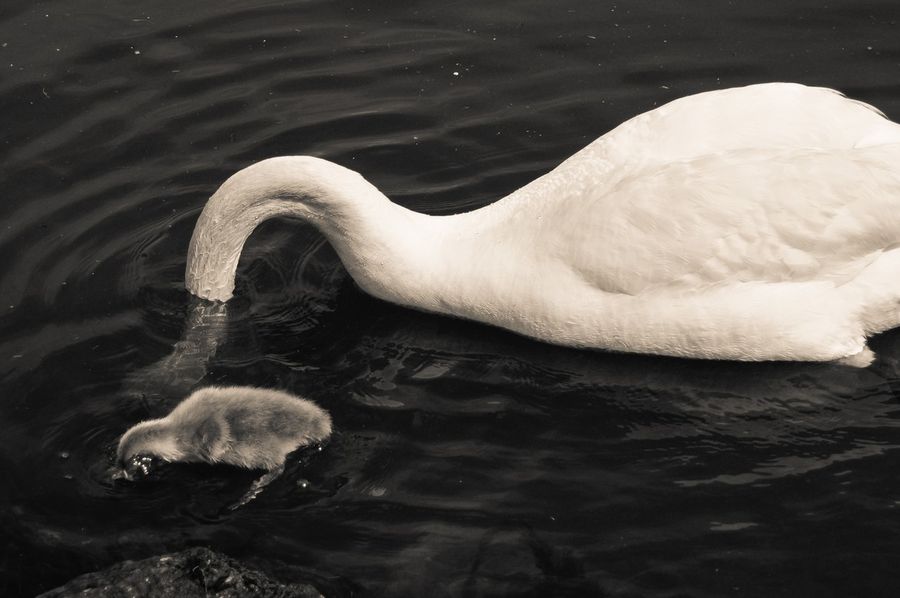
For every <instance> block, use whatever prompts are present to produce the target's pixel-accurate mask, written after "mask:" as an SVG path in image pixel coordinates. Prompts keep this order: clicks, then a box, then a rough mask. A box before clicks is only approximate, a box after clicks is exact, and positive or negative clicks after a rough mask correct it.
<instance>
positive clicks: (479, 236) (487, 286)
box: [186, 83, 900, 360]
mask: <svg viewBox="0 0 900 598" xmlns="http://www.w3.org/2000/svg"><path fill="white" fill-rule="evenodd" d="M247 172H249V173H250V174H248V175H246V179H247V180H246V181H244V177H245V174H244V173H247ZM298 189H299V190H301V191H302V192H296V190H298ZM292 190H293V191H292ZM292 193H293V195H292ZM310 195H312V196H314V197H313V198H312V199H309V198H308V196H310ZM303 196H307V198H306V199H304V197H303ZM266 197H268V198H269V199H268V200H265V199H263V198H266ZM273 197H277V199H271V198H273ZM898 204H900V126H898V125H897V124H895V123H893V122H891V121H889V120H887V119H886V118H884V117H883V115H882V114H881V113H880V112H879V111H878V110H877V109H875V108H873V107H872V106H869V105H868V104H864V103H862V102H858V101H855V100H849V99H847V98H845V97H843V96H842V95H841V94H839V93H837V92H834V91H833V90H828V89H822V88H810V87H805V86H802V85H796V84H788V83H773V84H764V85H754V86H749V87H744V88H736V89H727V90H720V91H713V92H707V93H702V94H698V95H694V96H689V97H686V98H682V99H679V100H675V101H673V102H671V103H669V104H666V105H664V106H662V107H660V108H657V109H655V110H652V111H650V112H647V113H645V114H641V115H639V116H636V117H635V118H632V119H631V120H629V121H627V122H625V123H623V124H622V125H620V126H618V127H616V128H615V129H614V130H613V131H610V132H609V133H607V134H606V135H604V136H603V137H601V138H600V139H598V140H597V141H595V142H593V143H592V144H590V145H589V146H587V147H586V148H584V149H583V150H581V151H579V152H577V153H576V154H574V155H573V156H572V157H570V158H569V159H567V160H566V161H565V162H563V163H562V164H561V165H560V166H559V167H557V168H556V169H554V170H553V171H551V172H549V173H547V174H546V175H544V176H541V177H539V178H537V179H536V180H535V181H533V182H532V183H530V184H528V185H526V186H524V187H522V188H521V189H519V190H517V191H515V192H513V193H511V194H510V195H508V196H507V197H505V198H503V199H501V200H499V201H497V202H495V203H493V204H491V205H489V206H486V207H484V208H481V209H478V210H474V211H472V212H469V213H464V214H458V215H455V216H445V217H431V216H425V215H422V214H416V213H413V212H411V211H409V210H405V209H404V208H402V207H400V206H397V205H395V204H392V203H391V202H390V201H389V200H388V199H387V198H386V197H384V195H383V194H381V193H380V192H379V191H378V190H377V189H376V188H375V187H373V186H372V185H370V184H369V183H367V182H366V181H365V180H364V179H362V178H361V177H359V176H358V175H356V173H353V172H352V171H349V170H347V169H344V168H341V167H339V166H337V165H335V164H332V163H330V162H326V161H323V160H317V159H315V158H304V157H287V158H278V159H272V160H266V161H264V162H262V163H259V164H257V165H254V166H252V167H250V168H249V169H247V170H245V171H242V172H241V173H238V174H236V175H235V176H234V177H232V179H230V180H229V182H227V183H226V184H225V185H223V187H222V189H220V190H219V191H218V192H217V193H216V194H215V195H214V196H213V197H212V198H211V200H210V202H209V203H208V204H207V207H206V208H205V209H204V213H203V215H202V216H201V218H200V220H199V221H198V225H197V228H196V229H195V234H194V238H193V239H192V243H191V251H190V255H189V258H188V268H187V277H186V278H187V286H188V288H189V289H191V290H192V291H193V292H195V293H198V294H200V295H201V296H204V297H207V298H212V299H222V300H224V299H227V298H228V297H229V296H230V294H231V285H233V280H234V266H235V265H236V263H237V260H236V259H234V260H231V259H230V258H229V260H226V261H227V262H228V263H227V264H226V263H224V262H222V261H221V260H219V258H218V257H217V255H218V254H217V252H216V250H215V248H216V247H217V244H218V245H220V246H221V247H223V250H222V254H223V255H226V256H233V255H235V252H239V251H240V247H241V246H242V245H243V242H244V240H245V239H246V235H247V234H249V232H248V231H249V230H252V228H253V226H255V222H251V221H250V217H249V216H246V217H244V216H241V214H242V213H244V212H246V211H247V208H248V207H250V208H251V210H250V212H251V213H252V214H253V217H254V218H256V219H257V220H258V219H259V217H260V212H259V211H254V210H256V209H257V208H260V206H266V209H267V210H268V213H269V215H276V214H288V215H295V216H299V217H303V218H306V219H307V220H310V221H312V222H313V223H315V224H316V225H317V226H318V227H319V228H320V229H321V230H322V232H323V233H324V234H325V236H326V237H327V238H328V240H329V241H330V242H331V243H332V245H334V247H335V249H336V250H337V252H338V254H339V256H340V258H341V260H342V261H343V263H344V264H345V266H346V267H347V270H348V271H349V273H350V274H351V275H352V276H353V278H354V279H355V280H356V281H357V282H358V283H359V285H360V286H361V287H362V288H363V289H365V290H366V291H368V292H369V293H372V294H373V295H375V296H377V297H380V298H382V299H385V300H388V301H392V302H395V303H399V304H402V305H407V306H410V307H415V308H418V309H423V310H428V311H435V312H440V313H445V314H451V315H455V316H459V317H463V318H469V319H474V320H478V321H481V322H486V323H490V324H494V325H497V326H501V327H504V328H507V329H510V330H513V331H516V332H519V333H522V334H525V335H528V336H531V337H534V338H538V339H542V340H545V341H549V342H553V343H558V344H564V345H570V346H577V347H594V348H606V349H613V350H621V351H638V352H647V353H657V354H666V355H681V356H689V357H705V358H726V359H752V360H762V359H802V360H830V359H838V358H843V357H846V356H849V355H854V354H859V355H867V353H865V350H866V347H865V337H866V335H867V334H871V333H873V332H878V331H881V330H885V329H887V328H891V327H894V326H897V325H898V324H900V310H898V307H897V305H898V303H900V282H895V281H897V280H898V279H900V277H898V276H897V272H898V271H900V250H898V249H897V246H898V244H900V210H898V209H897V207H898ZM223 215H236V216H235V217H236V219H237V222H235V223H234V224H233V225H231V226H230V227H224V228H220V229H219V230H214V231H209V230H208V227H209V224H210V223H211V222H216V221H218V222H225V221H227V220H228V218H223Z"/></svg>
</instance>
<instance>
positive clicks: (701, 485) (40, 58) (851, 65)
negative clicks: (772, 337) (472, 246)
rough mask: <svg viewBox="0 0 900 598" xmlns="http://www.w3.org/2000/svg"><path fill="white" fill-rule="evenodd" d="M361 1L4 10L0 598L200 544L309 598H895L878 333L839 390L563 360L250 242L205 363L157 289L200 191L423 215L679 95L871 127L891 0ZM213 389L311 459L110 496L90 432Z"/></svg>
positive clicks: (887, 427)
mask: <svg viewBox="0 0 900 598" xmlns="http://www.w3.org/2000/svg"><path fill="white" fill-rule="evenodd" d="M380 4H388V3H380ZM389 4H390V7H385V6H380V5H377V3H374V2H369V3H366V2H318V1H311V2H275V1H262V0H251V1H237V0H232V1H219V2H208V3H190V2H184V1H183V0H179V1H178V2H174V1H168V0H165V1H163V0H156V1H142V2H134V1H121V2H112V1H101V0H70V1H67V2H61V1H42V2H40V1H39V2H35V1H31V0H27V1H25V0H4V3H3V5H2V7H0V59H2V60H0V69H2V70H0V122H2V129H0V181H2V189H3V194H2V195H3V197H2V199H0V218H2V219H0V313H2V316H0V381H2V382H0V384H2V386H0V390H2V392H0V479H2V483H0V537H2V538H3V540H4V541H3V543H2V548H0V570H2V578H0V594H2V595H3V596H16V595H26V596H27V595H34V594H36V593H38V592H40V591H43V590H46V589H49V588H51V587H54V586H56V585H59V584H61V583H63V582H65V581H66V580H68V579H69V578H71V577H72V576H74V575H77V574H80V573H83V572H86V571H91V570H96V569H99V568H102V567H105V566H108V565H110V564H112V563H114V562H117V561H119V560H121V559H123V558H141V557H145V556H149V555H152V554H158V553H161V552H165V551H174V550H179V549H182V548H185V547H188V546H195V545H203V546H209V547H211V548H214V549H217V550H219V551H222V552H225V553H227V554H229V555H232V556H236V557H239V558H242V559H244V560H246V561H247V562H249V563H251V564H253V565H254V566H257V567H260V568H263V569H265V570H267V571H269V572H272V573H274V574H276V575H277V576H278V577H280V578H281V579H283V580H285V581H290V580H295V579H311V580H314V581H316V582H317V583H318V584H319V585H320V586H321V587H322V588H323V589H324V590H326V591H327V592H329V593H333V594H334V595H351V594H356V595H373V596H381V595H385V596H417V595H429V596H473V595H534V596H551V595H570V596H586V595H609V596H710V597H717V596H725V595H736V596H766V597H768V596H892V595H896V593H895V592H896V591H897V589H898V588H900V451H897V450H896V449H897V448H898V446H900V402H898V398H897V392H898V389H900V384H898V376H897V374H896V372H897V371H898V368H896V367H894V364H895V363H897V361H898V360H900V335H898V334H888V335H885V336H883V337H882V338H880V339H878V340H877V341H876V343H875V348H876V350H878V351H879V353H880V355H881V359H880V360H879V361H878V362H877V363H876V364H875V366H874V367H873V368H870V369H868V370H862V371H858V370H851V369H844V368H840V367H836V366H810V365H788V364H781V365H778V364H769V365H740V364H730V363H703V362H688V361H679V360H670V359H658V358H650V357H639V356H622V355H610V354H604V353H598V352H576V351H570V350H565V349H560V348H555V347H551V346H546V345H542V344H538V343H535V342H531V341H528V340H525V339H522V338H519V337H516V336H513V335H510V334H506V333H504V332H501V331H498V330H494V329H491V328H487V327H484V326H479V325H475V324H469V323H461V322H458V321H453V320H449V319H445V318H440V317H436V316H430V315H425V314H419V313H415V312H411V311H408V310H404V309H400V308H397V307H393V306H391V305H387V304H384V303H382V302H379V301H377V300H375V299H372V298H369V297H367V296H365V295H363V294H362V293H361V292H360V291H359V290H358V289H357V288H355V287H354V285H353V283H352V281H351V280H349V278H348V276H347V274H346V273H345V272H344V270H343V269H342V267H341V265H340V263H339V261H338V260H337V258H336V256H335V254H334V252H333V251H332V250H331V249H330V248H329V247H328V246H327V245H326V244H324V242H323V241H322V238H321V237H320V235H319V234H318V233H316V231H315V230H313V229H312V228H309V227H304V226H300V225H297V224H291V223H287V222H277V221H276V222H270V223H267V224H265V225H264V226H262V227H261V229H260V230H258V231H257V232H256V233H255V234H254V236H253V237H252V238H251V241H250V244H249V246H248V249H247V251H246V252H245V255H244V257H243V259H242V262H241V266H240V268H239V282H238V297H237V298H236V299H235V300H234V301H233V302H231V303H230V304H229V307H228V311H227V313H225V314H219V315H216V314H212V315H210V316H209V320H208V322H209V323H208V326H211V327H213V328H215V329H216V330H218V332H217V333H216V334H213V335H212V338H214V339H218V343H219V344H218V346H217V347H216V349H215V351H212V350H211V349H210V348H208V347H207V348H206V349H202V348H201V349H202V350H201V351H200V352H201V353H202V352H203V351H207V352H208V353H209V354H210V355H211V357H210V359H209V360H208V362H203V361H202V360H200V361H198V360H197V359H193V358H191V351H195V350H196V349H197V346H196V344H192V343H194V341H195V340H197V339H191V338H187V339H185V338H183V334H184V331H185V328H186V321H187V319H188V318H191V317H196V315H197V314H196V312H195V306H194V304H193V303H192V302H191V299H190V297H189V296H188V295H187V294H186V293H185V292H184V290H183V288H182V276H183V268H184V260H185V254H186V251H187V243H188V239H189V237H190V233H191V229H192V226H193V223H194V221H195V219H196V217H197V215H198V213H199V211H200V209H201V208H202V206H203V203H204V201H205V200H206V198H207V197H208V196H209V194H211V193H212V192H213V191H214V190H215V188H216V186H217V185H218V183H220V182H221V181H223V180H224V179H225V178H226V177H227V176H229V175H230V174H231V173H232V172H234V171H235V170H237V169H239V168H241V167H243V166H245V165H248V164H250V163H252V162H254V161H256V160H259V159H262V158H265V157H268V156H272V155H279V154H292V153H295V154H313V155H317V156H321V157H325V158H328V159H331V160H334V161H336V162H339V163H341V164H344V165H346V166H349V167H352V168H355V169H357V170H359V171H360V172H362V173H364V174H365V176H366V177H367V178H369V179H370V180H371V181H372V182H374V183H375V184H376V185H378V186H379V187H380V188H381V189H382V190H383V191H385V193H387V194H388V195H389V196H391V197H392V198H394V199H395V200H396V201H398V202H399V203H402V204H404V205H406V206H409V207H412V208H414V209H417V210H421V211H425V212H429V213H435V214H437V213H448V212H454V211H459V210H463V209H468V208H472V207H477V206H480V205H483V204H485V203H488V202H490V201H492V200H494V199H496V198H498V197H500V196H502V195H504V194H506V193H508V192H510V191H511V190H513V189H515V188H517V187H518V186H520V185H522V184H524V183H526V182H528V181H529V180H531V179H532V178H534V177H535V176H537V175H539V174H541V173H543V172H545V171H547V170H549V169H550V168H551V167H553V166H554V165H555V164H557V163H558V162H559V161H561V160H562V159H564V158H565V157H566V156H568V155H569V154H571V153H572V152H574V151H575V150H577V149H579V148H580V147H582V146H583V145H585V144H587V143H588V142H589V141H591V140H592V139H594V138H595V137H596V136H598V135H599V134H601V133H603V132H605V131H606V130H608V129H610V128H611V127H613V126H614V125H615V124H617V123H618V122H620V121H621V120H623V119H625V118H627V117H629V116H632V115H634V114H636V113H639V112H642V111H644V110H647V109H650V108H652V107H653V106H656V105H658V104H660V103H663V102H665V101H667V100H670V99H673V98H675V97H679V96H682V95H686V94H689V93H693V92H697V91H702V90H708V89H715V88H719V87H728V86H732V85H742V84H747V83H753V82H760V81H767V80H793V81H800V82H804V83H809V84H818V85H826V86H829V87H836V88H840V89H842V90H843V91H846V92H847V93H849V94H851V95H852V96H854V97H857V98H859V99H862V100H865V101H868V102H871V103H874V104H876V105H877V106H879V107H880V108H882V109H883V110H884V111H885V112H886V113H888V115H890V116H892V117H893V118H894V119H897V118H900V83H898V81H900V26H898V19H900V10H898V9H897V7H896V3H894V2H892V1H889V0H880V1H874V2H865V3H858V2H855V1H852V0H835V1H830V2H827V3H823V2H813V1H810V0H803V1H800V2H791V3H785V2H780V1H779V2H775V1H765V2H724V1H722V2H678V3H675V2H649V1H642V2H617V3H612V2H605V1H600V2H595V1H588V0H583V1H580V2H551V1H549V0H545V1H533V0H532V1H528V2H515V3H513V2H510V3H505V4H503V3H485V2H438V1H437V0H428V1H425V2H412V1H402V2H392V3H389ZM200 340H201V341H203V339H200ZM207 340H208V339H207ZM178 347H182V348H184V347H188V349H187V350H186V353H187V355H188V357H187V358H186V359H184V360H179V359H180V358H179V355H180V353H179V349H178ZM173 348H175V350H174V354H173ZM192 359H193V361H192ZM213 383H218V384H255V385H260V386H265V387H277V388H285V389H289V390H292V391H294V392H297V393H300V394H304V395H306V396H308V397H310V398H312V399H314V400H316V401H318V402H319V403H320V404H321V405H322V406H324V407H325V408H327V409H328V410H329V411H330V412H331V413H332V415H333V417H334V421H335V424H336V427H337V429H338V434H337V435H336V437H335V438H334V440H333V441H332V442H331V444H330V445H329V446H328V447H327V449H326V450H325V451H324V452H322V453H321V454H317V455H301V456H300V457H299V458H298V459H295V460H293V461H292V463H291V465H290V467H289V468H288V472H287V474H286V475H285V476H284V477H282V478H281V479H280V480H278V481H277V482H276V483H275V484H274V485H273V486H271V487H270V488H268V489H267V490H266V491H265V492H264V493H263V494H262V495H260V497H259V498H258V499H256V500H255V501H253V502H252V503H250V504H249V505H247V506H246V507H244V508H242V509H239V510H237V511H235V512H229V511H225V510H224V507H225V506H227V505H228V504H230V503H231V502H233V501H234V500H235V499H236V498H237V497H239V496H240V495H241V494H242V493H243V492H244V491H245V490H246V488H247V486H248V485H249V483H250V481H251V480H252V479H253V476H252V475H251V474H247V473H244V472H239V471H232V470H219V469H213V468H203V467H193V468H191V467H184V468H178V467H175V468H172V469H171V470H170V471H167V472H165V473H164V474H163V475H162V479H160V480H158V481H157V482H154V483H149V484H143V485H130V484H122V483H119V484H116V485H114V484H113V483H112V482H111V481H110V480H109V478H108V476H107V473H106V467H107V466H108V464H109V461H108V460H109V457H110V451H111V450H112V447H113V446H114V443H115V441H116V439H117V437H118V435H119V434H121V433H122V432H123V431H124V430H125V429H126V428H127V427H128V426H129V425H130V424H132V423H134V422H135V421H138V420H139V419H142V418H146V417H149V416H153V415H159V414H161V413H164V412H165V411H166V410H167V409H168V408H170V407H171V406H172V405H173V404H174V403H175V402H177V401H178V400H179V399H180V398H181V397H182V396H184V394H185V393H187V392H188V391H190V389H191V388H193V387H195V386H197V385H202V384H213Z"/></svg>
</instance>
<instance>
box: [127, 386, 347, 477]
mask: <svg viewBox="0 0 900 598" xmlns="http://www.w3.org/2000/svg"><path fill="white" fill-rule="evenodd" d="M330 435H331V417H330V416H329V415H328V412H326V411H325V410H323V409H322V408H321V407H319V406H318V405H316V404H315V403H313V402H312V401H308V400H306V399H301V398H299V397H296V396H294V395H291V394H289V393H286V392H282V391H278V390H268V389H263V388H253V387H246V386H229V387H215V386H211V387H207V388H202V389H200V390H197V391H195V392H194V393H193V394H191V395H190V396H189V397H187V398H186V399H184V400H183V401H182V402H181V403H179V404H178V406H177V407H175V409H173V410H172V412H171V413H169V415H167V416H166V417H163V418H161V419H153V420H149V421H144V422H141V423H139V424H136V425H135V426H132V427H131V428H130V429H129V430H128V431H127V432H125V434H124V435H123V436H122V438H121V439H120V440H119V447H118V450H117V453H116V463H117V465H118V466H119V467H121V468H122V471H123V477H125V478H127V479H132V478H134V477H135V476H136V475H140V474H141V473H143V474H146V473H148V468H149V466H150V463H151V462H152V461H153V460H154V459H161V460H163V461H168V462H175V461H178V462H186V463H226V464H229V465H236V466H238V467H245V468H248V469H265V470H268V471H279V472H280V470H281V469H282V468H283V466H284V460H285V457H286V456H287V455H288V453H290V452H292V451H294V450H296V449H298V448H300V447H302V446H306V445H309V444H313V443H316V442H321V441H323V440H325V439H327V438H328V437H329V436H330ZM276 475H277V474H276Z"/></svg>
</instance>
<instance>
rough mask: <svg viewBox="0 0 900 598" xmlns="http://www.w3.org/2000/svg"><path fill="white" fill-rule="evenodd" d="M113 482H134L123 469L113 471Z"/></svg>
mask: <svg viewBox="0 0 900 598" xmlns="http://www.w3.org/2000/svg"><path fill="white" fill-rule="evenodd" d="M112 479H113V480H128V481H129V482H132V481H134V477H133V476H132V475H131V474H130V473H128V471H126V470H125V469H118V468H117V469H115V470H113V474H112Z"/></svg>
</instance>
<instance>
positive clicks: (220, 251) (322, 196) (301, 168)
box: [185, 156, 386, 301]
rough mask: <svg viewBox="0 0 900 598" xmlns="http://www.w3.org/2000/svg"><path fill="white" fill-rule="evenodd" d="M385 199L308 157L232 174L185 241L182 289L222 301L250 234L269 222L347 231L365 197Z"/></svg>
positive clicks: (348, 173) (343, 171)
mask: <svg viewBox="0 0 900 598" xmlns="http://www.w3.org/2000/svg"><path fill="white" fill-rule="evenodd" d="M366 196H368V197H369V198H375V197H377V198H380V199H383V200H386V198H385V197H384V196H383V195H382V194H381V193H380V192H379V191H378V190H377V189H376V188H375V187H373V186H372V185H371V184H370V183H368V182H367V181H366V180H365V179H364V178H363V177H362V176H360V175H359V174H358V173H356V172H354V171H352V170H349V169H347V168H344V167H342V166H339V165H337V164H334V163H333V162H329V161H328V160H322V159H321V158H314V157H311V156H281V157H278V158H269V159H268V160H263V161H261V162H257V163H256V164H253V165H251V166H248V167H247V168H244V169H243V170H240V171H238V172H237V173H235V174H234V175H232V176H231V177H230V178H229V179H228V180H227V181H225V182H224V183H223V184H222V186H221V187H219V189H218V190H217V191H216V192H215V193H214V194H213V195H212V197H210V199H209V201H208V202H207V203H206V206H205V207H204V208H203V212H202V213H201V214H200V218H199V219H198V220H197V224H196V225H195V226H194V234H193V236H192V237H191V243H190V247H189V248H188V258H187V267H186V269H185V286H186V287H187V290H188V291H190V292H191V293H193V294H194V295H197V296H198V297H201V298H203V299H209V300H212V301H227V300H228V299H230V298H231V295H232V293H233V292H234V274H235V270H236V269H237V263H238V260H239V258H240V255H241V251H242V250H243V247H244V242H245V241H246V240H247V238H248V237H249V236H250V233H252V232H253V230H254V229H255V228H256V227H257V226H258V225H259V224H260V223H261V222H262V221H264V220H267V219H269V218H272V217H275V216H287V217H294V218H301V219H303V220H306V221H309V222H312V223H313V224H314V225H316V226H317V227H318V228H319V229H321V230H322V231H323V232H324V233H325V234H326V235H338V236H339V235H342V234H344V233H345V232H346V230H347V229H350V228H352V224H350V223H348V220H353V218H354V215H355V212H356V210H357V206H359V205H361V204H362V205H364V204H365V203H366V201H365V197H366Z"/></svg>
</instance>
